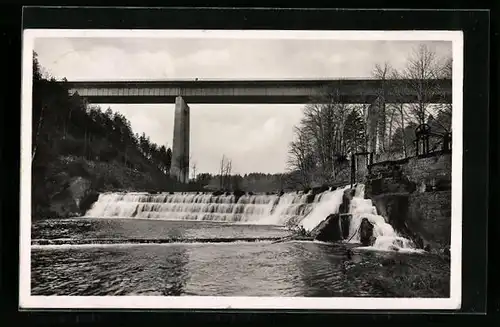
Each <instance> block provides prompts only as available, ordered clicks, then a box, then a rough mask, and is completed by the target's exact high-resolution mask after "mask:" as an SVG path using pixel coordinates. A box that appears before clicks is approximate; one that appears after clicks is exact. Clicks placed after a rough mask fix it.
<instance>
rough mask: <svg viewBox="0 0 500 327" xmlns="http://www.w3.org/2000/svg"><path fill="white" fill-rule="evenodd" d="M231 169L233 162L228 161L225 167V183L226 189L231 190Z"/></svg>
mask: <svg viewBox="0 0 500 327" xmlns="http://www.w3.org/2000/svg"><path fill="white" fill-rule="evenodd" d="M231 169H232V161H231V160H230V159H227V160H226V165H225V167H224V174H225V178H224V181H225V182H226V183H225V184H226V185H225V188H226V189H229V188H230V187H231Z"/></svg>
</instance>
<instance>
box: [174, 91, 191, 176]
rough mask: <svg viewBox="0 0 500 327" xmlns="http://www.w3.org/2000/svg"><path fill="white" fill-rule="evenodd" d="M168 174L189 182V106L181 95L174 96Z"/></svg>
mask: <svg viewBox="0 0 500 327" xmlns="http://www.w3.org/2000/svg"><path fill="white" fill-rule="evenodd" d="M170 175H171V176H173V177H174V178H176V179H177V180H178V181H180V182H182V183H188V182H189V106H188V105H187V104H186V102H185V101H184V99H183V98H182V97H181V96H178V97H176V98H175V118H174V138H173V144H172V164H171V168H170Z"/></svg>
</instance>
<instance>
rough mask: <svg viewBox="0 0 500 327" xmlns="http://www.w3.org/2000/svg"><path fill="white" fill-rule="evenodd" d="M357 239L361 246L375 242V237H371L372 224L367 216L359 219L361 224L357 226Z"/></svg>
mask: <svg viewBox="0 0 500 327" xmlns="http://www.w3.org/2000/svg"><path fill="white" fill-rule="evenodd" d="M359 241H360V242H361V244H363V246H371V245H373V243H375V238H374V237H373V224H372V223H371V222H370V221H368V218H363V219H362V220H361V225H360V226H359Z"/></svg>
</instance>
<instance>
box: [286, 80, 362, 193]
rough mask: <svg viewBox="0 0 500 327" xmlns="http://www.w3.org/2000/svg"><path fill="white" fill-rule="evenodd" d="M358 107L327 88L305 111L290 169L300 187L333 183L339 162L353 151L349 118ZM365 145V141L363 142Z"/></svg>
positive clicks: (294, 146)
mask: <svg viewBox="0 0 500 327" xmlns="http://www.w3.org/2000/svg"><path fill="white" fill-rule="evenodd" d="M353 110H358V108H356V106H354V105H350V104H346V101H345V99H343V97H342V95H341V93H340V92H339V89H337V88H332V87H328V88H325V89H324V91H323V92H322V93H321V94H320V95H319V96H317V97H315V98H313V99H311V103H310V104H308V105H306V106H305V107H304V110H303V118H302V120H301V121H300V123H299V124H298V125H297V126H296V128H295V129H294V134H295V140H294V141H293V142H291V143H290V147H289V158H288V168H289V170H291V171H294V172H296V176H297V179H298V180H299V182H300V183H301V184H303V185H304V184H310V183H311V182H313V181H314V180H315V179H318V180H319V181H320V182H322V183H324V182H328V181H333V180H334V179H335V178H336V175H337V173H338V171H339V169H338V168H339V163H340V162H342V161H343V160H345V159H346V158H347V155H348V151H349V150H350V149H351V148H353V146H352V144H348V143H347V142H346V137H345V135H344V134H345V132H346V126H345V124H346V119H347V117H348V116H349V114H350V113H352V112H353ZM361 141H362V142H363V143H364V140H361Z"/></svg>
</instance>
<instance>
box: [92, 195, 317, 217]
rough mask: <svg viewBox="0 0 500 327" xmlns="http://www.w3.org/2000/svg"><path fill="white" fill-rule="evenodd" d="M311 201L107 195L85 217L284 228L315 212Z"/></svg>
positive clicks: (276, 197) (272, 197)
mask: <svg viewBox="0 0 500 327" xmlns="http://www.w3.org/2000/svg"><path fill="white" fill-rule="evenodd" d="M316 197H319V196H316ZM307 198H308V194H304V193H302V192H299V193H297V192H292V193H285V194H283V195H282V196H279V195H277V194H272V195H266V194H257V195H249V194H246V195H243V196H241V197H239V198H238V199H236V197H235V196H234V195H232V194H231V195H212V194H211V193H174V194H170V193H161V194H148V193H103V194H100V195H99V198H98V200H97V201H96V202H95V203H94V204H93V206H92V207H91V208H90V210H89V211H87V213H86V214H85V216H86V217H99V218H143V219H147V218H149V219H165V220H198V221H200V220H203V221H218V222H233V223H237V222H240V223H248V224H262V225H284V224H285V223H286V222H287V221H289V220H290V219H300V218H301V217H303V216H304V215H306V214H307V213H308V212H309V211H310V210H311V207H312V205H313V204H312V203H307Z"/></svg>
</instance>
